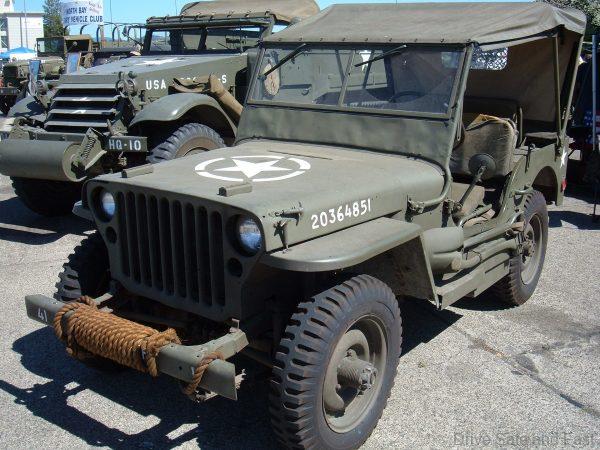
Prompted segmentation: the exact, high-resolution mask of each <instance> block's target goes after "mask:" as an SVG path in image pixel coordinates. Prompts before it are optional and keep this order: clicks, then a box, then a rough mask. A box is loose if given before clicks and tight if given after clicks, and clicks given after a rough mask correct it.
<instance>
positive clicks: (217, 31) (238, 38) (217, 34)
mask: <svg viewBox="0 0 600 450" xmlns="http://www.w3.org/2000/svg"><path fill="white" fill-rule="evenodd" d="M266 28H267V26H266V25H265V26H264V27H263V26H260V25H254V24H253V25H235V26H234V25H229V26H205V27H198V26H195V27H193V28H191V27H188V28H177V27H175V26H174V27H164V28H163V27H161V28H150V29H148V32H147V33H146V39H145V44H144V54H145V55H195V54H201V53H210V52H243V51H246V50H247V49H249V48H252V47H256V46H257V45H258V42H259V40H260V38H261V36H262V35H263V32H264V31H265V30H266Z"/></svg>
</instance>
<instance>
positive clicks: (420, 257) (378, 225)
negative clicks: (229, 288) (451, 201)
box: [261, 217, 437, 304]
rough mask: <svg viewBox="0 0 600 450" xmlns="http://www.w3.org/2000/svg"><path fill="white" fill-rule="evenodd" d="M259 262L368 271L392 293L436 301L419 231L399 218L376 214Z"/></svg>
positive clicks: (295, 269) (283, 267) (319, 269)
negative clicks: (377, 217)
mask: <svg viewBox="0 0 600 450" xmlns="http://www.w3.org/2000/svg"><path fill="white" fill-rule="evenodd" d="M261 262H262V263H264V264H266V265H268V266H271V267H274V268H277V269H281V270H286V271H292V272H328V271H337V270H343V269H350V270H351V271H352V272H356V273H368V274H371V275H373V276H374V277H376V278H379V279H380V280H382V281H383V282H385V283H387V284H388V285H389V286H390V287H391V288H392V290H393V291H394V293H395V294H396V295H408V296H412V297H417V298H423V299H427V300H430V301H432V302H435V303H436V304H437V296H436V293H435V285H434V281H433V274H432V270H431V265H430V262H429V258H428V254H427V251H426V249H425V246H424V245H423V230H422V228H421V227H420V226H419V225H416V224H413V223H408V222H404V221H401V220H395V219H389V218H385V217H382V218H379V219H375V220H372V221H370V222H366V223H362V224H360V225H356V226H354V227H351V228H347V229H345V230H342V231H339V232H336V233H332V234H329V235H327V236H323V237H320V238H317V239H313V240H312V241H308V242H304V243H302V244H298V245H294V246H293V247H291V248H289V249H288V250H281V251H277V252H274V253H271V254H268V255H265V256H264V257H263V258H262V260H261Z"/></svg>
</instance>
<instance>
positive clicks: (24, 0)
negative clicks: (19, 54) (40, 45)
mask: <svg viewBox="0 0 600 450" xmlns="http://www.w3.org/2000/svg"><path fill="white" fill-rule="evenodd" d="M23 9H24V10H25V47H26V48H29V27H28V26H27V25H28V24H27V0H23Z"/></svg>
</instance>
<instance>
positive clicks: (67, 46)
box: [0, 35, 93, 115]
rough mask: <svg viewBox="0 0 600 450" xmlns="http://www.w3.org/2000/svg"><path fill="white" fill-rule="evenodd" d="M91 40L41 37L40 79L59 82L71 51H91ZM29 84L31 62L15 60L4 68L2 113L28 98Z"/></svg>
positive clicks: (0, 97)
mask: <svg viewBox="0 0 600 450" xmlns="http://www.w3.org/2000/svg"><path fill="white" fill-rule="evenodd" d="M92 46H93V40H92V37H91V36H89V35H77V36H60V37H49V38H39V39H37V41H36V48H37V58H34V59H39V60H40V61H41V70H40V79H43V80H47V81H51V80H57V79H58V78H59V77H60V75H61V74H62V72H63V70H64V68H65V57H66V55H67V54H68V53H69V52H72V51H79V52H91V51H92ZM28 81H29V61H28V60H23V61H12V62H9V63H7V64H5V65H4V67H3V68H2V84H3V86H2V87H0V111H2V113H3V114H5V115H6V114H8V113H9V111H10V109H11V108H12V107H13V106H14V105H15V103H16V102H17V101H18V100H21V99H23V98H24V97H26V94H27V83H28Z"/></svg>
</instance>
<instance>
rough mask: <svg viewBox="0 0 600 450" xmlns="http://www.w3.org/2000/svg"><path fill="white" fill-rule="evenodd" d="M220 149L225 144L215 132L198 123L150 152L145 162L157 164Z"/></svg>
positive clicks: (182, 129)
mask: <svg viewBox="0 0 600 450" xmlns="http://www.w3.org/2000/svg"><path fill="white" fill-rule="evenodd" d="M222 147H225V142H224V141H223V138H221V136H219V133H217V132H216V131H215V130H213V129H212V128H210V127H207V126H206V125H201V124H199V123H189V124H187V125H184V126H182V127H181V128H179V129H178V130H176V131H175V132H174V133H173V134H171V135H170V136H168V137H167V138H166V139H164V140H163V141H162V142H161V143H160V144H158V145H157V146H156V147H154V148H153V149H152V150H150V152H149V154H148V157H147V160H148V162H149V163H151V164H158V163H161V162H164V161H169V160H171V159H176V158H182V157H184V156H187V155H189V154H192V153H199V152H203V151H210V150H215V149H217V148H222Z"/></svg>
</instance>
